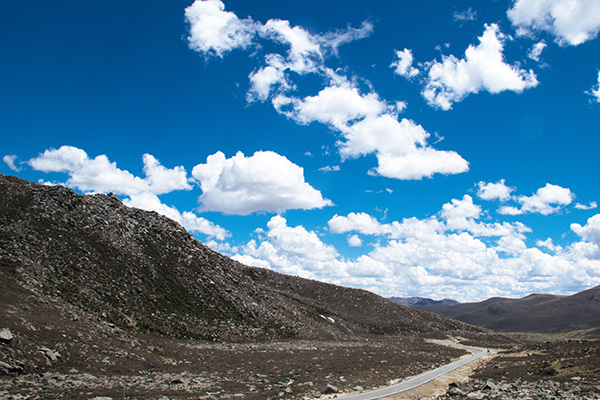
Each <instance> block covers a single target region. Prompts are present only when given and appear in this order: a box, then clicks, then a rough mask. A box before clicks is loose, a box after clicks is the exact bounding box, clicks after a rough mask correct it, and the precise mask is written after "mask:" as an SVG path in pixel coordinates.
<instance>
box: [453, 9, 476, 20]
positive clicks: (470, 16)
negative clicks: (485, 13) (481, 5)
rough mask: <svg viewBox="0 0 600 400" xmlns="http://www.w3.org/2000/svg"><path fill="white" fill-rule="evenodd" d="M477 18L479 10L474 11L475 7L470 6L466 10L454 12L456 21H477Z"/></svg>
mask: <svg viewBox="0 0 600 400" xmlns="http://www.w3.org/2000/svg"><path fill="white" fill-rule="evenodd" d="M476 19H477V11H474V10H473V8H471V7H469V8H468V9H466V10H464V11H460V12H458V11H455V12H454V21H457V22H464V21H475V20H476Z"/></svg>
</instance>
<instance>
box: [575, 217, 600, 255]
mask: <svg viewBox="0 0 600 400" xmlns="http://www.w3.org/2000/svg"><path fill="white" fill-rule="evenodd" d="M571 230H572V231H573V232H575V233H576V234H578V235H579V236H580V237H581V238H582V239H583V240H585V241H586V242H590V243H592V244H594V245H596V246H598V247H600V214H596V215H594V216H593V217H591V218H589V219H588V220H587V224H586V225H584V226H581V225H580V224H571Z"/></svg>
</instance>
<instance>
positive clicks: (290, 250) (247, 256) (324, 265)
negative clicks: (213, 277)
mask: <svg viewBox="0 0 600 400" xmlns="http://www.w3.org/2000/svg"><path fill="white" fill-rule="evenodd" d="M267 228H268V231H267V234H266V238H265V240H264V241H262V242H261V244H260V245H257V243H256V242H255V241H254V240H252V241H250V242H249V243H248V244H247V245H246V246H244V248H243V249H242V251H243V255H237V256H234V257H233V258H234V259H236V260H238V261H240V262H244V263H247V264H250V265H255V266H268V267H269V268H271V269H274V270H276V271H279V272H282V273H285V274H293V275H298V276H302V277H306V278H316V277H317V276H318V277H326V276H333V275H336V274H342V275H345V272H344V270H345V267H344V264H343V263H342V262H340V261H339V260H338V257H339V255H338V253H337V251H336V250H335V248H334V247H333V246H331V245H327V244H325V243H323V242H322V241H321V239H319V237H318V236H317V234H316V233H315V232H310V231H307V230H306V229H305V228H304V227H303V226H296V227H290V226H288V225H287V220H286V219H285V218H283V217H281V216H279V215H276V216H274V217H272V218H271V220H270V221H269V222H268V223H267Z"/></svg>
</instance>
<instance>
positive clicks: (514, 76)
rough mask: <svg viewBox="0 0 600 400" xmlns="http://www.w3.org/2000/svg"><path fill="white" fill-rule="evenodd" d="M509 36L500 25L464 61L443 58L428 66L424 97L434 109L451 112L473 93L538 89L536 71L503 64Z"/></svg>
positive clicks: (489, 30)
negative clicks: (454, 104)
mask: <svg viewBox="0 0 600 400" xmlns="http://www.w3.org/2000/svg"><path fill="white" fill-rule="evenodd" d="M505 40H506V36H505V35H503V34H502V33H501V32H500V29H499V28H498V25H496V24H490V25H486V26H485V32H484V33H483V35H482V36H481V37H479V45H477V46H473V45H471V46H469V48H468V49H467V50H466V51H465V58H464V59H458V58H456V57H454V56H452V55H451V56H444V57H443V59H442V62H441V63H440V62H437V61H434V62H431V63H429V73H428V77H427V84H426V86H425V88H424V90H423V96H424V97H425V99H426V100H427V101H428V102H429V104H431V105H432V106H435V107H439V108H442V109H444V110H449V109H451V108H452V104H453V103H456V102H459V101H462V100H463V99H464V98H465V97H466V96H468V95H469V94H471V93H478V92H480V91H482V90H485V91H488V92H490V93H500V92H503V91H507V90H508V91H513V92H517V93H520V92H522V91H523V90H525V89H528V88H531V87H535V86H537V84H538V82H537V79H536V76H535V74H534V73H533V71H531V70H530V71H525V70H523V69H521V68H519V67H518V65H514V66H513V65H509V64H506V63H505V62H504V54H503V50H504V41H505Z"/></svg>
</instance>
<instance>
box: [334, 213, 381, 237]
mask: <svg viewBox="0 0 600 400" xmlns="http://www.w3.org/2000/svg"><path fill="white" fill-rule="evenodd" d="M328 225H329V230H330V231H331V232H333V233H345V232H351V231H356V232H360V233H362V234H365V235H382V234H385V233H390V232H391V230H390V228H389V227H386V226H385V225H382V224H380V223H379V221H377V219H375V218H374V217H372V216H370V215H369V214H367V213H350V214H348V216H346V217H343V216H339V215H337V214H336V215H334V216H333V217H332V218H331V219H330V220H329V222H328Z"/></svg>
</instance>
